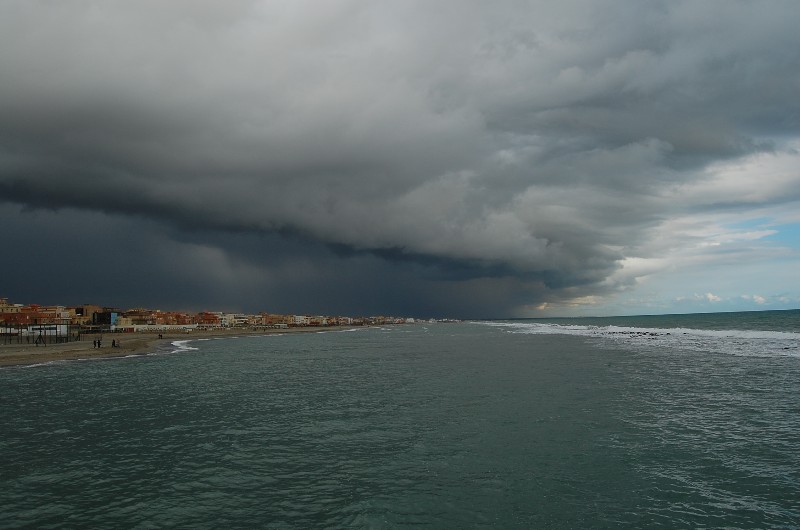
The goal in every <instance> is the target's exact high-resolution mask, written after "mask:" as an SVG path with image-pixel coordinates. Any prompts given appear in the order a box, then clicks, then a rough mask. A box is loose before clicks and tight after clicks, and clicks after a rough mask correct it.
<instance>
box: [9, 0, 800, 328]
mask: <svg viewBox="0 0 800 530" xmlns="http://www.w3.org/2000/svg"><path fill="white" fill-rule="evenodd" d="M798 25H800V11H798V9H796V6H795V4H794V2H792V1H784V2H782V1H767V2H761V3H753V2H744V1H742V2H736V1H724V2H722V1H719V2H714V1H709V2H688V1H687V2H644V3H643V2H631V1H627V0H626V1H621V0H619V1H611V0H609V1H603V2H589V1H571V2H561V3H559V4H558V6H555V5H553V3H552V2H535V1H534V2H499V3H498V2H494V3H492V4H486V3H483V2H463V1H459V2H435V3H430V2H404V3H401V4H400V5H391V4H387V3H379V2H369V1H333V2H324V3H322V4H320V3H318V2H304V1H298V2H257V1H244V0H240V1H234V2H224V3H214V2H194V1H192V2H189V1H185V2H182V1H175V2H169V3H168V4H164V3H163V2H155V1H144V2H135V3H131V2H122V1H106V2H97V1H90V0H85V1H76V2H64V3H51V2H39V1H9V2H4V3H3V4H2V5H1V6H0V73H1V74H2V80H3V81H2V82H0V201H2V202H3V203H4V205H3V206H2V209H3V212H5V215H4V216H3V219H4V223H5V226H6V227H7V228H8V229H13V231H14V232H15V233H17V232H20V231H25V230H28V229H30V227H36V229H37V230H41V231H42V234H32V235H33V236H35V237H42V238H49V237H50V236H52V234H53V233H54V228H53V227H52V225H49V227H46V226H38V225H37V223H35V222H32V220H31V216H32V215H34V214H32V213H26V212H31V211H32V210H39V209H44V210H46V211H47V212H48V213H46V214H41V215H46V216H48V218H49V219H50V220H51V221H52V223H54V224H63V225H69V224H71V223H72V224H77V223H78V221H79V219H83V220H85V219H88V218H94V219H100V218H102V219H108V220H109V221H108V222H109V223H112V224H114V223H116V224H119V226H120V231H119V232H117V233H115V234H113V236H114V237H116V238H122V239H123V240H127V239H130V240H132V241H139V242H140V244H141V252H138V253H135V255H131V256H129V257H128V258H127V260H126V262H125V263H126V264H119V265H118V266H119V267H120V276H119V277H120V281H119V282H118V283H117V285H118V286H119V289H120V291H119V292H118V293H117V296H118V297H119V298H121V299H123V300H131V301H132V302H133V301H135V300H136V296H135V293H136V292H137V289H136V288H135V287H133V286H132V285H130V284H129V283H133V282H127V281H126V280H125V277H126V276H125V271H126V268H129V269H131V270H142V267H144V268H146V269H148V270H152V272H153V274H159V275H160V277H161V278H171V277H173V276H174V277H176V278H184V281H183V282H180V281H179V282H177V283H176V282H174V281H173V282H168V281H166V280H156V281H155V283H157V284H159V285H162V287H164V288H166V289H167V290H166V291H163V290H160V292H167V293H170V292H172V293H173V294H174V296H175V297H176V298H180V299H181V300H186V302H185V303H186V304H187V305H193V306H197V305H203V301H206V300H207V301H208V303H209V304H211V303H224V304H229V305H235V304H236V302H235V300H237V299H238V300H243V302H242V305H244V306H247V307H245V308H267V307H272V306H279V307H286V308H287V310H288V309H289V308H291V309H293V310H296V311H301V310H303V308H302V307H299V306H300V305H301V304H308V305H306V306H305V307H306V308H307V309H306V310H308V311H318V312H323V311H325V312H333V311H334V310H337V311H338V310H342V311H351V312H352V311H355V310H356V309H357V308H359V307H364V308H365V311H366V309H370V310H371V311H372V312H395V311H405V312H409V313H413V312H415V311H419V312H421V313H430V314H434V313H450V314H454V315H469V316H491V315H501V316H505V315H514V314H528V313H527V312H528V311H529V310H530V309H531V308H534V307H538V306H541V305H542V304H545V303H546V304H551V305H553V304H555V305H556V306H558V305H559V304H567V305H569V304H570V303H580V301H581V300H599V299H603V297H607V296H612V295H615V294H618V293H620V292H624V291H626V290H628V289H632V288H634V287H635V286H636V284H637V282H638V281H640V280H641V278H642V277H644V276H646V275H649V274H653V273H654V272H658V270H662V269H663V266H666V264H664V263H662V264H661V266H659V265H658V263H657V260H664V259H668V258H669V257H670V256H672V257H674V259H675V260H676V261H675V262H673V263H671V266H675V264H676V263H677V261H679V260H680V259H681V257H682V256H683V257H684V258H685V257H686V256H687V255H688V254H693V252H694V251H692V250H691V249H697V248H698V246H697V244H698V239H697V238H700V239H702V240H703V241H707V238H708V237H710V236H711V235H709V234H697V233H692V232H691V231H686V230H683V229H681V227H683V228H685V227H686V223H689V222H691V220H692V219H695V220H696V219H700V218H703V217H705V218H706V219H707V221H708V224H706V225H705V226H708V225H709V224H711V223H714V222H717V221H718V219H717V218H716V217H715V216H717V215H723V216H734V217H733V218H735V216H737V215H738V216H739V217H740V218H741V219H749V218H755V216H756V215H760V216H761V217H764V215H763V214H764V212H767V216H774V215H777V214H776V213H775V212H784V211H790V210H791V209H792V206H793V205H795V206H796V204H797V202H798V200H800V175H799V174H798V171H797V170H796V169H795V168H797V167H798V165H797V162H798V155H797V146H798V145H800V140H799V139H798V135H799V134H800V100H798V98H797V94H798V90H799V89H800V51H799V50H800V37H798V36H797V35H798V32H797V27H798ZM20 208H22V210H20ZM756 212H760V213H758V214H757V213H756ZM726 219H728V220H730V219H731V217H727V218H726ZM726 226H728V225H726ZM92 230H93V228H92V227H86V226H82V227H81V228H80V229H77V228H76V232H71V233H70V234H71V235H70V236H69V237H70V238H72V239H70V241H73V242H74V243H75V244H78V242H79V241H85V240H84V239H81V238H91V233H92ZM726 230H727V229H723V232H725V231H726ZM731 230H732V233H734V232H736V230H733V229H731ZM762 232H763V231H762ZM725 233H727V232H725ZM717 235H718V236H719V235H720V234H717ZM767 235H769V234H762V236H761V237H759V238H756V239H761V238H763V237H766V236H767ZM98 237H99V236H98ZM114 237H112V235H111V234H107V235H106V237H104V238H103V239H102V240H103V242H104V244H112V243H111V241H113V240H114ZM59 240H61V241H63V240H64V239H63V238H61V239H59ZM86 240H88V239H86ZM148 241H150V242H152V244H153V245H155V247H154V249H153V250H151V251H150V252H147V251H145V249H148V248H151V247H149V246H148ZM81 244H82V243H81ZM161 244H163V245H164V246H163V247H159V246H158V245H161ZM165 248H170V249H172V250H171V252H172V253H173V258H172V259H173V260H174V261H169V264H165V265H164V266H163V270H162V267H161V266H156V265H153V263H152V262H148V263H147V264H146V265H142V264H140V263H139V262H140V261H145V260H148V259H149V258H148V254H153V255H160V252H164V251H165V250H164V249H165ZM726 248H727V247H726ZM795 250H796V247H795ZM62 251H63V254H61V255H62V256H64V257H65V258H66V259H70V260H75V259H80V256H78V255H73V254H72V253H71V252H70V250H69V249H68V248H65V249H62ZM104 252H105V253H107V251H106V250H105V249H103V250H100V249H98V250H97V255H96V256H95V255H94V253H93V251H91V250H87V251H86V253H84V254H83V256H88V257H89V259H91V260H93V261H97V260H100V262H102V261H104V260H105V257H104ZM87 253H88V254H87ZM693 255H694V254H693ZM703 256H707V254H703ZM15 263H16V265H14V267H18V268H16V269H14V270H8V271H5V270H4V276H6V274H7V273H8V274H12V273H13V274H16V275H18V276H19V277H24V276H25V271H26V270H28V269H29V267H27V266H26V264H25V260H24V259H23V258H20V259H19V261H18V262H15ZM642 263H646V264H647V267H644V269H647V271H646V273H645V272H642V273H636V272H631V271H634V270H636V267H637V265H636V264H638V265H639V266H640V265H641V264H642ZM3 267H4V268H5V267H10V265H7V264H5V265H3ZM175 268H177V269H180V270H182V269H183V268H185V269H186V270H190V271H197V272H192V273H191V274H189V275H188V277H187V276H186V275H184V274H182V273H174V272H173V273H169V272H168V271H170V270H173V271H174V270H175ZM0 270H2V269H0ZM640 272H641V271H640ZM193 274H194V276H192V275H193ZM191 278H194V280H191ZM337 284H339V285H341V286H342V287H341V288H335V287H332V286H334V285H337ZM90 285H91V282H89V286H90ZM168 285H184V286H185V289H184V290H182V289H181V288H175V289H172V290H170V289H169V288H168V287H167V286H168ZM304 285H305V286H313V289H312V288H308V289H304V288H303V287H302V286H304ZM324 285H328V286H329V287H328V288H327V290H326V288H325V287H324ZM287 286H292V288H294V291H292V292H289V289H287V288H286V287H287ZM380 286H383V287H380ZM221 287H224V290H223V292H220V291H219V289H220V288H221ZM9 288H10V287H9ZM184 291H185V292H184ZM20 292H21V293H22V291H20ZM85 292H87V293H88V294H92V293H93V292H96V291H92V290H91V289H90V288H88V287H87V290H86V291H85ZM188 292H191V293H192V295H191V296H189V295H188V294H187V293H188ZM224 293H228V294H227V295H226V294H224ZM326 293H327V294H326ZM0 294H2V293H0ZM237 297H238V298H237ZM164 303H165V304H168V301H167V300H165V301H164ZM174 305H180V303H176V304H174ZM295 306H298V307H295Z"/></svg>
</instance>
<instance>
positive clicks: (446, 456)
mask: <svg viewBox="0 0 800 530" xmlns="http://www.w3.org/2000/svg"><path fill="white" fill-rule="evenodd" d="M173 350H174V351H173ZM154 353H155V354H154V355H149V356H142V357H136V358H128V359H115V360H102V361H75V362H65V363H56V364H51V365H46V366H35V367H29V368H7V369H2V370H0V404H1V405H2V406H1V407H0V435H1V436H0V455H2V461H0V527H2V528H16V527H36V528H64V527H69V528H88V527H92V528H97V527H102V528H112V527H113V528H155V527H159V528H160V527H184V528H219V527H231V528H259V527H263V528H320V527H333V528H340V527H354V528H393V527H408V526H416V527H420V526H421V527H427V528H472V527H495V528H540V527H546V528H575V527H593V528H603V527H605V528H618V527H642V526H662V527H669V528H675V527H698V526H703V527H729V528H769V527H773V528H786V527H798V526H800V392H798V389H800V311H780V312H763V313H728V314H714V315H681V316H664V317H625V318H616V319H569V320H564V319H556V320H549V321H543V320H525V321H503V322H500V321H492V322H466V323H460V324H416V325H407V326H397V327H391V328H370V329H359V330H356V331H349V332H331V333H312V334H299V335H298V334H294V335H281V336H248V337H241V338H236V339H220V340H201V341H190V342H188V343H183V344H179V345H177V346H175V347H173V348H171V349H170V350H169V351H161V352H154Z"/></svg>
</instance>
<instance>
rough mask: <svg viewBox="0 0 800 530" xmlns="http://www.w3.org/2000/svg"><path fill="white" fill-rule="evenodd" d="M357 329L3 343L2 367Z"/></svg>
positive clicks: (134, 335) (0, 346)
mask: <svg viewBox="0 0 800 530" xmlns="http://www.w3.org/2000/svg"><path fill="white" fill-rule="evenodd" d="M345 329H353V326H326V327H299V328H285V329H278V328H267V329H257V330H255V329H230V330H203V331H199V330H194V331H192V332H191V333H176V332H172V333H170V332H166V333H165V332H162V333H161V335H162V337H163V338H158V336H159V334H158V333H149V332H148V333H105V334H104V335H103V336H102V340H103V346H102V347H101V348H95V347H94V345H93V340H94V339H95V337H94V336H92V335H86V338H85V339H83V340H80V341H76V342H65V343H61V344H48V345H46V346H36V345H33V344H0V368H9V367H14V366H18V367H19V366H34V365H39V364H45V363H51V362H54V361H77V360H88V359H110V358H114V357H128V356H137V355H145V354H148V353H155V352H157V351H159V350H161V349H164V348H166V347H167V346H169V345H171V344H172V343H173V342H175V341H192V340H197V339H201V338H202V339H206V338H225V337H231V338H232V337H239V336H243V335H277V334H288V333H315V332H316V333H324V332H326V331H342V330H345ZM112 340H119V341H120V343H121V346H120V347H116V348H112V347H111V341H112Z"/></svg>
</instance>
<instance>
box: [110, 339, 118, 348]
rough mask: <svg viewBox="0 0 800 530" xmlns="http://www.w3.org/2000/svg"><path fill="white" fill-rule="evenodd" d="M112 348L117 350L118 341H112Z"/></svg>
mask: <svg viewBox="0 0 800 530" xmlns="http://www.w3.org/2000/svg"><path fill="white" fill-rule="evenodd" d="M111 347H112V348H116V347H117V341H116V340H114V339H111Z"/></svg>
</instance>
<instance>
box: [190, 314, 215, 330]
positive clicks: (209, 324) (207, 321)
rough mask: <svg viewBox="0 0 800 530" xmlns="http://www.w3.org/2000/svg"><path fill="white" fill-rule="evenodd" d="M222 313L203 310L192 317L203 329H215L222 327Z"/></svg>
mask: <svg viewBox="0 0 800 530" xmlns="http://www.w3.org/2000/svg"><path fill="white" fill-rule="evenodd" d="M221 315H222V314H221V313H212V312H210V311H201V312H200V313H197V314H196V315H194V317H192V321H193V322H194V323H195V324H197V327H199V328H201V329H214V328H221V327H222V318H221Z"/></svg>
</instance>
